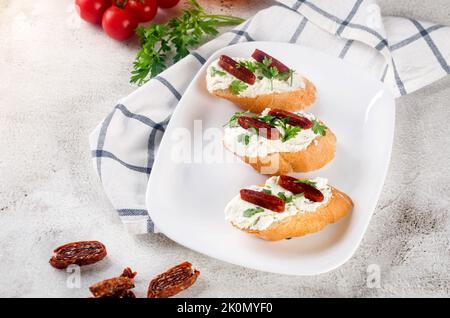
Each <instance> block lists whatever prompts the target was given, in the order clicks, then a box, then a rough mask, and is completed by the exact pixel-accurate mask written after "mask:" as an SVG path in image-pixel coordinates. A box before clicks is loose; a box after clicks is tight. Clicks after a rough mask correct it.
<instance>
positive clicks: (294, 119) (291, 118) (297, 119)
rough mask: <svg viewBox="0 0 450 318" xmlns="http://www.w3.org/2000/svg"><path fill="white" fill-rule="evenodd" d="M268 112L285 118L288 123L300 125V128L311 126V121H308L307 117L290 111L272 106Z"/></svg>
mask: <svg viewBox="0 0 450 318" xmlns="http://www.w3.org/2000/svg"><path fill="white" fill-rule="evenodd" d="M268 114H269V115H271V116H274V117H277V118H281V119H282V118H287V119H288V124H289V125H291V126H297V127H301V128H302V129H309V128H311V127H312V126H313V123H312V121H310V120H309V119H308V118H306V117H302V116H299V115H297V114H295V113H291V112H288V111H286V110H283V109H277V108H274V109H271V110H270V111H269V113H268Z"/></svg>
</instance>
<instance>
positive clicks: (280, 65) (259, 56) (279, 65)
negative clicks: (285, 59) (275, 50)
mask: <svg viewBox="0 0 450 318" xmlns="http://www.w3.org/2000/svg"><path fill="white" fill-rule="evenodd" d="M252 57H253V58H254V59H255V60H257V61H258V62H260V63H262V61H264V58H268V59H271V60H272V64H270V66H271V67H276V68H277V69H278V72H280V73H286V72H290V70H291V69H290V68H289V67H287V66H286V65H284V64H283V63H281V62H280V61H279V60H277V59H276V58H274V57H272V56H270V55H269V54H267V53H265V52H263V51H261V50H258V49H256V50H255V52H253V54H252ZM288 78H289V75H288V76H287V77H286V79H288Z"/></svg>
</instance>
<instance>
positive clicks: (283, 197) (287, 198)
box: [277, 192, 293, 203]
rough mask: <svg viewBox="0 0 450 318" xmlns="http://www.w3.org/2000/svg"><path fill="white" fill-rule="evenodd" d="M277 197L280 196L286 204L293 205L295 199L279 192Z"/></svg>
mask: <svg viewBox="0 0 450 318" xmlns="http://www.w3.org/2000/svg"><path fill="white" fill-rule="evenodd" d="M277 195H278V197H279V198H280V199H281V200H283V201H284V202H286V203H291V202H292V199H293V197H292V196H290V197H287V196H286V195H285V194H284V193H283V192H278V194H277Z"/></svg>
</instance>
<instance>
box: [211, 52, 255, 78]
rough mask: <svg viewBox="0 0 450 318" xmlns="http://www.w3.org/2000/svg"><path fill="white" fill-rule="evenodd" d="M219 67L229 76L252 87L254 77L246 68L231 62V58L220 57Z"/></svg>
mask: <svg viewBox="0 0 450 318" xmlns="http://www.w3.org/2000/svg"><path fill="white" fill-rule="evenodd" d="M219 65H220V67H221V68H223V69H224V70H225V71H227V72H228V73H230V74H231V75H233V76H235V77H237V78H238V79H240V80H241V81H243V82H245V83H247V84H250V85H253V84H255V81H256V76H255V74H253V73H252V72H251V71H250V70H249V69H248V68H246V67H245V66H243V65H239V63H238V62H236V61H235V60H233V59H232V58H231V57H229V56H226V55H221V56H220V59H219Z"/></svg>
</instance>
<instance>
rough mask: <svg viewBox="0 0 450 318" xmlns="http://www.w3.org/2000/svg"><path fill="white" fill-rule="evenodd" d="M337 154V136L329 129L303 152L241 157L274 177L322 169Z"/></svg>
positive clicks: (257, 169)
mask: <svg viewBox="0 0 450 318" xmlns="http://www.w3.org/2000/svg"><path fill="white" fill-rule="evenodd" d="M335 152H336V136H335V135H334V133H333V132H332V131H331V130H330V129H327V130H326V134H325V136H320V137H317V138H316V139H315V140H314V141H313V142H311V144H309V145H308V147H306V149H303V150H301V151H295V152H274V153H271V154H269V155H267V156H264V157H247V156H239V157H240V158H241V159H242V160H243V161H244V162H246V163H248V164H249V165H251V166H252V167H253V169H255V170H256V171H258V172H259V173H261V174H264V175H270V176H273V175H283V174H289V173H291V172H309V171H313V170H317V169H320V168H322V167H323V166H325V165H326V164H327V163H329V162H330V161H332V160H333V159H334V155H335Z"/></svg>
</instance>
